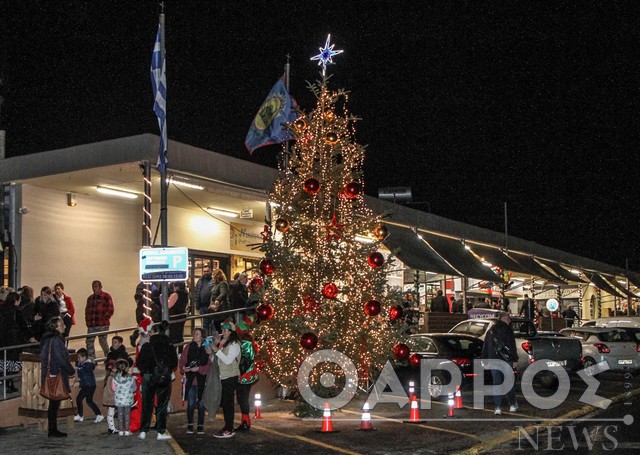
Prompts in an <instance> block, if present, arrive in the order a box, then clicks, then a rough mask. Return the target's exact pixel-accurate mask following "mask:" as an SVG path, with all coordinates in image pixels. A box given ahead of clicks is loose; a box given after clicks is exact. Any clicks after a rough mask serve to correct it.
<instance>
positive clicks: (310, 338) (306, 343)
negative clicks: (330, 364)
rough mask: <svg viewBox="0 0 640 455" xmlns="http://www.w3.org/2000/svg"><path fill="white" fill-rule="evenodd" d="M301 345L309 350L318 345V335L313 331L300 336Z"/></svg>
mask: <svg viewBox="0 0 640 455" xmlns="http://www.w3.org/2000/svg"><path fill="white" fill-rule="evenodd" d="M300 345H301V346H302V347H303V348H305V349H306V350H308V351H311V350H312V349H315V348H316V346H318V335H316V334H315V333H313V332H307V333H305V334H303V335H302V336H301V337H300Z"/></svg>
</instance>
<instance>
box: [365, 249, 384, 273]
mask: <svg viewBox="0 0 640 455" xmlns="http://www.w3.org/2000/svg"><path fill="white" fill-rule="evenodd" d="M367 263H368V264H369V265H370V266H371V267H372V268H374V269H379V268H380V267H382V264H384V256H383V255H382V254H381V253H378V252H377V251H374V252H373V253H371V254H370V255H369V257H368V258H367Z"/></svg>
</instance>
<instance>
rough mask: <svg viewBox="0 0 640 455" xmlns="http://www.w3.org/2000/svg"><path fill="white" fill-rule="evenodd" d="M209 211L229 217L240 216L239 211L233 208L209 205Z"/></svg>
mask: <svg viewBox="0 0 640 455" xmlns="http://www.w3.org/2000/svg"><path fill="white" fill-rule="evenodd" d="M207 212H209V213H211V214H213V215H220V216H228V217H229V218H238V212H232V211H231V210H225V209H217V208H215V207H207Z"/></svg>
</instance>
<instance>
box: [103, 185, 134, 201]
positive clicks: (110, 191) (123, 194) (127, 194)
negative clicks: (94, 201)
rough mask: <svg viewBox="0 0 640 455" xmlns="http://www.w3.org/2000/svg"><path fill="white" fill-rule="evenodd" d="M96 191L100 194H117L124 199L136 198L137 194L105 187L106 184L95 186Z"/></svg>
mask: <svg viewBox="0 0 640 455" xmlns="http://www.w3.org/2000/svg"><path fill="white" fill-rule="evenodd" d="M96 191H98V193H102V194H108V195H109V196H118V197H123V198H125V199H137V198H138V195H137V194H136V193H130V192H129V191H122V190H116V189H113V188H107V187H106V186H97V187H96Z"/></svg>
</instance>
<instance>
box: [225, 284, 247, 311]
mask: <svg viewBox="0 0 640 455" xmlns="http://www.w3.org/2000/svg"><path fill="white" fill-rule="evenodd" d="M248 299H249V293H248V292H247V288H246V287H245V286H244V284H242V283H241V282H239V281H234V282H233V283H231V284H230V285H229V305H230V309H232V310H235V309H238V308H245V307H246V306H247V300H248Z"/></svg>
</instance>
